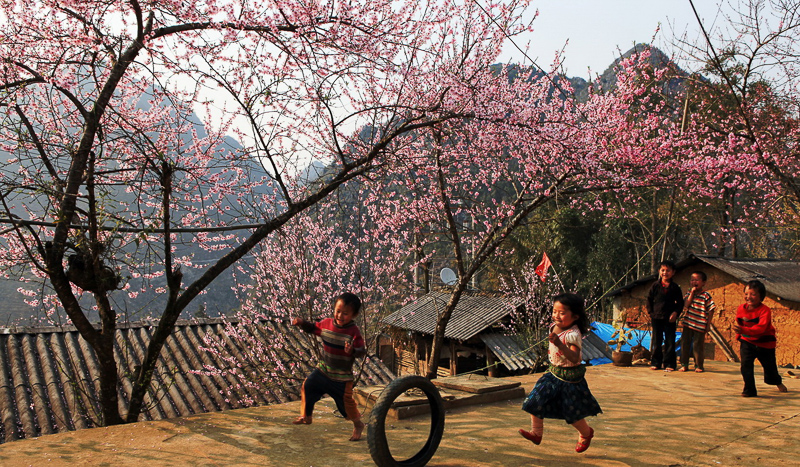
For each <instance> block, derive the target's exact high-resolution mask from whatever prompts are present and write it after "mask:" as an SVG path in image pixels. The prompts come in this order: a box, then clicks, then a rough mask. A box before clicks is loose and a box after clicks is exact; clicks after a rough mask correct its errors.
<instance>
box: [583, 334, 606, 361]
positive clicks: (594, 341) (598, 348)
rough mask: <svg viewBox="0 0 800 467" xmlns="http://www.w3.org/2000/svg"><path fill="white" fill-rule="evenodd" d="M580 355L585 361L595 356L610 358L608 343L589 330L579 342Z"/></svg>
mask: <svg viewBox="0 0 800 467" xmlns="http://www.w3.org/2000/svg"><path fill="white" fill-rule="evenodd" d="M581 357H583V360H584V361H587V362H588V361H589V360H594V359H595V358H608V359H610V358H611V352H610V351H609V350H608V344H606V342H605V341H604V340H603V339H601V338H600V336H598V335H597V334H595V333H594V332H592V331H589V334H587V335H586V337H584V338H583V343H582V344H581Z"/></svg>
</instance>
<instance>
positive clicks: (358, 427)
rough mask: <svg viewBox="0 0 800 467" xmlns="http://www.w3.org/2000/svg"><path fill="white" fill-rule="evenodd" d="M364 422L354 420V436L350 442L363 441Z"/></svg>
mask: <svg viewBox="0 0 800 467" xmlns="http://www.w3.org/2000/svg"><path fill="white" fill-rule="evenodd" d="M365 426H366V425H364V422H362V421H361V420H353V436H351V437H350V441H358V440H360V439H361V433H362V432H363V431H364V427H365Z"/></svg>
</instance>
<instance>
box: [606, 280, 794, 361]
mask: <svg viewBox="0 0 800 467" xmlns="http://www.w3.org/2000/svg"><path fill="white" fill-rule="evenodd" d="M694 271H703V272H705V273H706V274H707V275H708V281H706V287H705V288H706V290H708V292H709V293H710V294H711V297H712V298H713V299H714V303H715V304H716V305H717V312H716V313H715V314H714V320H713V324H714V326H715V327H716V328H717V330H718V331H719V332H720V334H721V335H722V336H723V338H724V339H725V340H726V341H727V342H728V344H729V345H730V346H731V347H732V348H733V350H734V351H735V352H736V354H737V355H738V353H739V342H738V341H736V334H735V333H734V332H733V331H732V330H731V325H733V324H734V322H735V318H736V309H737V308H738V307H739V305H741V304H742V303H744V299H743V296H744V282H741V281H740V280H738V279H736V278H735V277H733V276H731V275H730V274H727V273H725V272H722V271H720V270H719V269H716V268H713V267H711V266H709V265H707V264H698V265H695V266H692V267H689V268H686V269H684V270H682V271H680V272H679V273H677V274H676V275H675V278H674V279H673V280H675V281H676V282H677V283H678V285H680V286H681V290H683V292H684V293H686V292H688V291H689V289H690V287H689V278H690V277H691V274H692V273H693V272H694ZM649 289H650V284H645V285H642V286H639V287H636V288H634V289H632V290H631V291H630V292H629V293H624V294H621V295H618V296H616V297H615V298H614V318H615V319H617V318H618V317H619V316H620V314H621V313H623V312H625V313H627V316H626V318H627V321H628V322H629V323H633V324H634V325H639V327H641V326H642V325H644V326H647V324H646V323H649V317H648V316H647V308H646V306H645V303H646V300H647V292H648V290H649ZM764 304H765V305H767V306H768V307H770V308H771V309H772V324H773V326H775V330H776V333H777V338H778V346H777V349H776V351H775V352H776V358H777V360H778V365H784V364H792V365H798V364H800V303H798V302H793V301H790V300H780V299H778V298H777V297H776V296H775V295H772V294H770V293H769V289H768V290H767V298H766V299H765V300H764ZM648 329H649V328H648ZM706 342H707V343H708V344H707V349H708V348H713V349H714V353H713V359H714V360H727V358H726V356H725V354H724V352H723V351H722V349H721V348H720V347H719V346H716V345H714V341H713V340H712V339H711V336H706ZM706 358H712V354H710V353H708V352H707V353H706Z"/></svg>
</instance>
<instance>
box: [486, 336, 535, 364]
mask: <svg viewBox="0 0 800 467" xmlns="http://www.w3.org/2000/svg"><path fill="white" fill-rule="evenodd" d="M480 338H481V340H482V341H483V343H484V344H486V346H487V347H488V348H489V350H491V351H492V353H494V354H495V355H496V356H497V359H498V360H500V362H501V363H502V364H503V365H505V366H506V368H508V369H509V370H522V369H525V368H531V369H533V368H536V361H537V360H538V357H537V355H536V353H535V352H533V351H532V350H528V349H523V348H522V347H520V345H519V344H518V343H517V341H516V339H514V337H513V336H506V335H503V334H497V333H484V334H481V335H480Z"/></svg>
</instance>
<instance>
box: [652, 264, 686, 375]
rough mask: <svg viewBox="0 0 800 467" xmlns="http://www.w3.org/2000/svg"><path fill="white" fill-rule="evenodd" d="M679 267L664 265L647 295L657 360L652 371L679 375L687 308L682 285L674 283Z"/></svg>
mask: <svg viewBox="0 0 800 467" xmlns="http://www.w3.org/2000/svg"><path fill="white" fill-rule="evenodd" d="M674 275H675V263H673V262H672V261H662V262H661V265H660V266H659V268H658V277H659V280H657V281H656V282H655V283H654V284H653V286H652V287H650V292H649V293H648V294H647V313H648V314H649V315H650V323H651V325H652V327H653V356H652V358H651V359H650V365H651V366H650V369H651V370H660V369H661V368H662V367H663V368H664V371H675V368H676V367H677V366H678V364H677V358H676V355H675V334H676V331H677V328H678V324H677V323H678V316H680V312H681V309H682V308H683V293H682V292H681V288H680V286H679V285H678V284H676V283H675V282H673V281H672V277H673V276H674Z"/></svg>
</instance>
